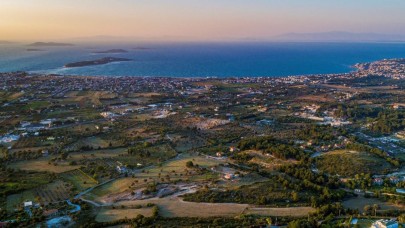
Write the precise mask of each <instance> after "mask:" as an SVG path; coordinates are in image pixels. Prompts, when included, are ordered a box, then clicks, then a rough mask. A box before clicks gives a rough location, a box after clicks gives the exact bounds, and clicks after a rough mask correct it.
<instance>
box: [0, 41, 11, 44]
mask: <svg viewBox="0 0 405 228" xmlns="http://www.w3.org/2000/svg"><path fill="white" fill-rule="evenodd" d="M12 43H13V42H10V41H6V40H0V44H12Z"/></svg>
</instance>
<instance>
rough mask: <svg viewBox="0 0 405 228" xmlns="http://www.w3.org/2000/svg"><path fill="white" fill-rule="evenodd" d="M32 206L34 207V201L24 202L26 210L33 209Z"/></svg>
mask: <svg viewBox="0 0 405 228" xmlns="http://www.w3.org/2000/svg"><path fill="white" fill-rule="evenodd" d="M32 205H33V203H32V201H26V202H24V207H25V208H30V207H32Z"/></svg>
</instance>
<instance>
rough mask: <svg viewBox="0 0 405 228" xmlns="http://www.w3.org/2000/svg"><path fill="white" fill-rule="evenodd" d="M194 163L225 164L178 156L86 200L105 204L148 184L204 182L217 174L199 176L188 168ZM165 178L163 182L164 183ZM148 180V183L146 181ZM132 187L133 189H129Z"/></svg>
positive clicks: (100, 190)
mask: <svg viewBox="0 0 405 228" xmlns="http://www.w3.org/2000/svg"><path fill="white" fill-rule="evenodd" d="M188 161H192V162H193V163H194V165H199V166H200V167H204V168H209V167H212V166H215V165H219V164H223V163H224V162H225V161H224V160H215V159H210V158H206V157H203V156H189V155H183V156H178V157H177V158H174V159H172V160H170V161H168V162H165V163H163V164H162V165H161V166H151V167H148V168H145V169H143V170H138V171H137V173H136V174H135V177H134V178H133V177H125V178H120V179H117V180H115V181H112V182H110V183H108V184H105V185H102V186H100V187H97V188H95V189H94V190H93V191H91V192H89V193H88V194H86V195H85V198H88V199H91V200H96V201H101V202H105V201H106V200H107V201H108V198H110V197H111V196H113V195H117V194H120V193H122V192H125V191H129V190H131V189H138V188H141V187H144V186H145V184H146V183H151V182H164V181H166V180H167V179H168V178H170V180H171V181H174V180H190V181H191V180H192V181H204V180H206V179H210V178H212V177H213V176H212V175H214V176H216V175H217V174H203V175H197V174H196V173H195V171H193V170H192V169H187V168H186V163H187V162H188ZM162 178H163V181H162ZM145 180H146V181H145ZM129 187H131V188H129Z"/></svg>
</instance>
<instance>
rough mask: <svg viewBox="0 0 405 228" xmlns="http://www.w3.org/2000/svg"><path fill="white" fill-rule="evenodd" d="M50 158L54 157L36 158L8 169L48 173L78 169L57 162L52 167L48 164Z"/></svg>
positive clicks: (50, 163)
mask: <svg viewBox="0 0 405 228" xmlns="http://www.w3.org/2000/svg"><path fill="white" fill-rule="evenodd" d="M52 158H54V157H53V156H49V157H42V158H38V159H35V160H29V161H20V162H15V163H11V164H10V165H8V167H10V168H13V169H21V170H28V171H48V172H53V173H63V172H66V171H70V170H74V169H77V168H80V166H77V165H69V164H68V162H58V163H57V165H54V164H53V163H52V162H49V161H50V160H51V159H52Z"/></svg>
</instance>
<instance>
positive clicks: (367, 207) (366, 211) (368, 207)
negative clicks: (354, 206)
mask: <svg viewBox="0 0 405 228" xmlns="http://www.w3.org/2000/svg"><path fill="white" fill-rule="evenodd" d="M363 210H364V212H365V213H368V212H370V211H371V206H370V205H365V206H364V208H363Z"/></svg>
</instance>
